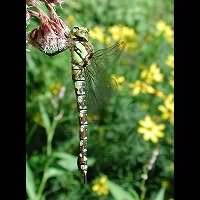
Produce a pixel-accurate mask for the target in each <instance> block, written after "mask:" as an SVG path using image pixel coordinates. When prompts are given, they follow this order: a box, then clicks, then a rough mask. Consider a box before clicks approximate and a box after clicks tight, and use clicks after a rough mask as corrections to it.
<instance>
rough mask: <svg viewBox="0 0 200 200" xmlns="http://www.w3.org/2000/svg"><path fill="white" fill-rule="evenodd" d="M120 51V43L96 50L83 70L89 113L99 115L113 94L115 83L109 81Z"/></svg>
mask: <svg viewBox="0 0 200 200" xmlns="http://www.w3.org/2000/svg"><path fill="white" fill-rule="evenodd" d="M122 51H123V44H122V43H116V44H115V45H113V46H111V47H108V48H105V49H100V50H97V51H96V52H95V53H94V56H93V57H92V59H91V63H90V64H89V65H88V66H87V67H86V68H85V76H86V94H87V95H86V97H87V104H88V111H89V113H93V114H98V113H100V112H101V111H102V110H103V108H105V106H106V104H107V103H108V102H109V99H110V97H111V96H112V95H113V94H114V92H115V83H114V82H113V80H112V79H111V75H112V73H113V67H115V64H116V62H117V61H118V60H119V58H120V55H121V53H122Z"/></svg>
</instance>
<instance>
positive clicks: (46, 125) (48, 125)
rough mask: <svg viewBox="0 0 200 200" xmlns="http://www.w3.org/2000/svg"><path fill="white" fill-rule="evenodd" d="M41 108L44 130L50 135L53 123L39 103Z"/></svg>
mask: <svg viewBox="0 0 200 200" xmlns="http://www.w3.org/2000/svg"><path fill="white" fill-rule="evenodd" d="M39 108H40V113H41V116H42V121H43V125H44V128H45V129H46V131H47V133H49V131H50V128H51V122H50V120H49V116H48V114H47V112H46V110H45V108H44V105H43V104H42V103H41V102H40V103H39Z"/></svg>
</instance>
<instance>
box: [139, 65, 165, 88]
mask: <svg viewBox="0 0 200 200" xmlns="http://www.w3.org/2000/svg"><path fill="white" fill-rule="evenodd" d="M141 78H142V79H143V80H145V81H146V82H147V83H148V84H152V83H153V82H161V81H163V75H162V74H161V72H160V68H159V67H158V66H157V65H156V64H155V63H153V64H151V66H150V67H149V69H144V70H143V71H142V73H141Z"/></svg>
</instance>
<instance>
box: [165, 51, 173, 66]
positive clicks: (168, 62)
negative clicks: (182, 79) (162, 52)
mask: <svg viewBox="0 0 200 200" xmlns="http://www.w3.org/2000/svg"><path fill="white" fill-rule="evenodd" d="M165 63H166V65H168V66H169V67H171V68H172V69H173V68H174V55H172V54H170V55H169V56H168V57H167V60H166V62H165Z"/></svg>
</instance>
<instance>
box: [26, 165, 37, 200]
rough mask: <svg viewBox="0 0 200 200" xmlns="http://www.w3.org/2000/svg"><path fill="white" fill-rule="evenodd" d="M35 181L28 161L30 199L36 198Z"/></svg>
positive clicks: (28, 191) (28, 193)
mask: <svg viewBox="0 0 200 200" xmlns="http://www.w3.org/2000/svg"><path fill="white" fill-rule="evenodd" d="M35 191H36V189H35V181H34V176H33V173H32V170H31V168H30V167H29V165H28V163H27V162H26V192H27V195H28V197H29V199H31V200H34V199H35V198H36V192H35Z"/></svg>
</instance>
